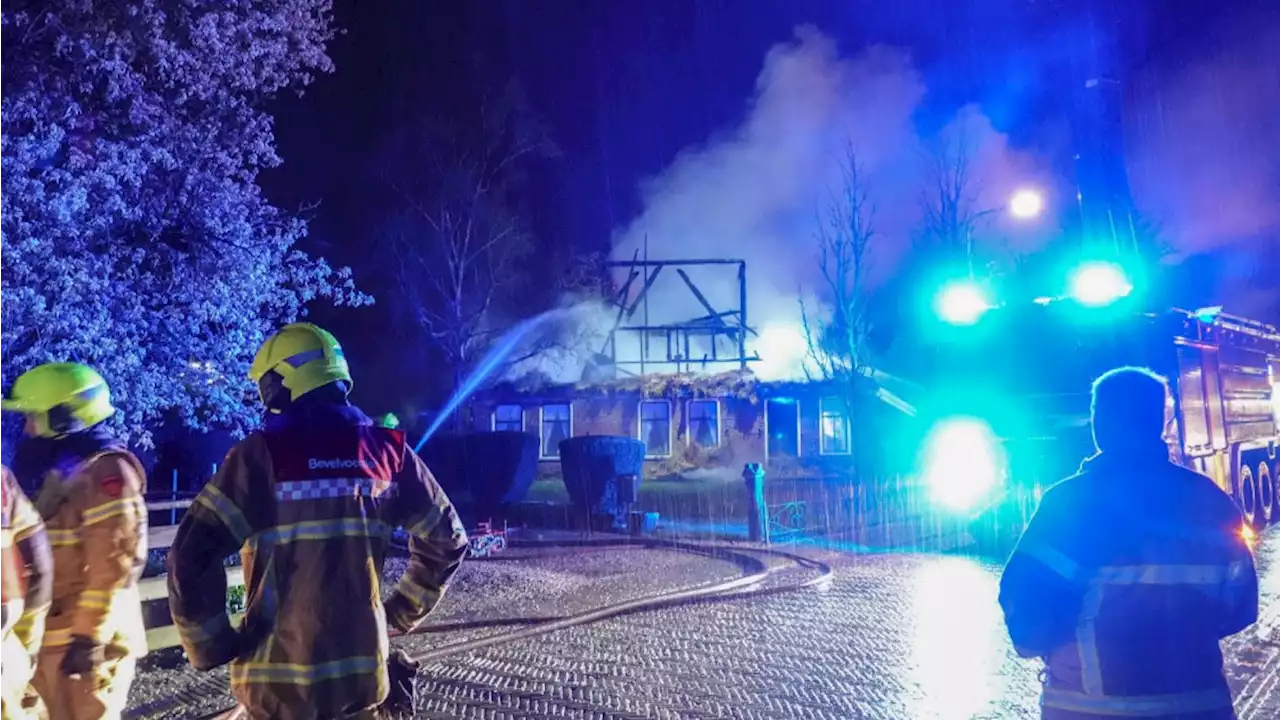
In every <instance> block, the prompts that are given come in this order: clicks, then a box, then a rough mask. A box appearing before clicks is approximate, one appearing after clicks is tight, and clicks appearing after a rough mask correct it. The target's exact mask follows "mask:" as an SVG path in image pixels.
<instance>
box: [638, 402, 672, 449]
mask: <svg viewBox="0 0 1280 720" xmlns="http://www.w3.org/2000/svg"><path fill="white" fill-rule="evenodd" d="M640 441H641V442H643V443H644V447H645V456H646V457H667V456H669V455H671V403H670V402H669V401H667V400H644V401H642V402H641V403H640Z"/></svg>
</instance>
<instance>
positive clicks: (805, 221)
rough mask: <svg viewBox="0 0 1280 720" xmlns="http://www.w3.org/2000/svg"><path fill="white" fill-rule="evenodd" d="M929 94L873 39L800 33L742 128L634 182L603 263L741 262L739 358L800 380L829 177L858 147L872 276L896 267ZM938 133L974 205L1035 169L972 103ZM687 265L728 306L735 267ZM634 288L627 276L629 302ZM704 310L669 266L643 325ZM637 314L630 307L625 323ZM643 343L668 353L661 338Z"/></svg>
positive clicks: (1000, 234)
mask: <svg viewBox="0 0 1280 720" xmlns="http://www.w3.org/2000/svg"><path fill="white" fill-rule="evenodd" d="M925 92H926V87H925V84H924V82H923V80H922V78H921V76H920V74H919V73H918V72H917V70H916V69H915V68H914V67H913V65H912V63H911V60H910V58H909V57H908V56H907V55H906V54H904V53H903V52H900V51H898V50H896V49H894V48H888V47H883V46H876V47H871V48H869V49H867V50H865V51H863V52H861V53H859V54H858V55H857V56H855V57H851V58H844V57H841V56H840V55H839V53H838V52H837V49H836V45H835V43H834V42H833V41H832V40H830V39H829V38H828V37H826V36H825V35H823V34H822V33H820V32H818V31H817V30H815V29H813V28H810V27H802V28H799V29H798V30H797V31H796V34H795V37H794V38H793V39H792V40H791V41H789V42H786V43H782V44H780V45H778V46H775V47H774V48H772V49H771V50H770V51H769V52H768V54H767V55H766V56H765V59H764V66H763V68H762V70H761V72H760V75H759V77H758V79H757V81H756V89H755V95H754V97H753V98H752V100H751V102H750V104H749V106H748V110H747V114H746V117H745V118H744V119H743V120H742V122H741V123H740V124H739V125H738V126H737V127H733V128H730V129H727V130H725V131H723V132H721V133H718V134H716V135H714V136H713V137H711V138H709V139H708V140H707V141H706V142H704V143H701V144H699V145H697V146H694V147H689V148H686V149H684V150H683V151H681V152H680V153H679V155H678V156H677V157H676V158H675V160H674V162H672V164H671V165H670V166H669V167H668V168H667V169H666V170H665V171H664V172H662V173H661V174H659V175H658V176H657V177H654V178H651V179H649V180H648V181H646V182H645V183H644V184H643V186H642V193H643V198H644V210H643V212H642V213H641V214H640V215H639V216H638V217H636V218H635V219H633V220H632V221H631V222H630V223H628V224H627V225H626V226H625V227H623V228H621V229H619V230H618V231H617V232H616V234H615V238H614V250H613V258H614V259H615V260H630V259H632V258H633V257H635V256H636V255H637V253H638V254H639V256H640V257H646V256H647V257H648V258H649V259H650V260H658V259H662V260H666V259H685V258H738V259H742V260H745V261H746V263H747V281H748V323H749V325H750V326H752V327H754V328H756V329H757V330H758V331H759V335H758V336H757V337H753V338H751V340H750V341H749V343H748V354H749V355H750V354H752V353H758V354H759V356H760V358H761V360H760V361H759V362H757V363H755V364H753V369H754V370H755V372H756V373H757V375H760V376H761V377H764V378H768V379H782V378H795V377H798V376H803V367H802V364H803V360H804V355H805V349H806V346H805V341H804V335H803V333H802V329H801V323H800V309H799V308H800V306H799V302H798V300H799V298H802V297H803V298H805V300H806V306H807V307H808V308H810V310H814V309H817V312H818V313H819V314H821V313H822V302H823V300H824V298H823V296H822V294H821V277H820V274H819V272H820V271H819V267H818V260H817V253H818V245H817V243H816V241H815V239H814V232H815V230H816V229H817V223H818V222H819V221H820V217H819V216H820V214H821V213H823V212H824V211H825V207H826V206H827V204H828V203H829V202H830V201H831V198H832V192H833V190H835V189H836V188H837V186H838V184H839V178H840V172H841V164H842V162H843V160H844V157H845V148H846V147H847V146H851V147H852V148H853V150H854V151H855V152H856V155H857V161H858V163H859V165H860V175H861V177H862V178H863V180H865V189H866V191H867V192H868V194H869V198H870V201H871V203H872V205H874V207H875V214H874V225H875V230H876V233H877V236H876V237H875V239H874V240H873V241H872V247H871V254H872V256H873V257H872V260H871V283H872V284H875V283H878V282H881V281H883V279H884V278H885V277H887V276H888V275H889V274H890V273H891V272H892V271H893V268H894V266H895V265H896V264H897V263H898V262H899V261H900V259H901V257H902V256H903V254H904V253H905V252H907V250H908V249H909V247H910V244H911V237H912V234H913V233H914V232H915V231H916V230H917V228H918V226H919V223H920V219H921V215H922V210H921V207H922V205H921V203H922V196H923V193H924V190H925V182H926V180H927V166H928V162H927V157H928V156H927V150H928V148H929V147H930V146H931V145H932V143H933V142H934V141H936V140H937V139H938V138H933V137H921V135H920V134H919V133H918V132H917V129H916V125H915V123H914V121H913V118H914V117H915V115H916V114H917V111H918V110H919V109H920V107H921V103H922V101H923V99H924V95H925ZM940 135H942V136H944V137H947V138H950V139H954V140H955V141H956V142H959V143H962V146H963V148H964V151H965V153H966V155H967V157H968V163H969V176H970V184H969V187H968V193H969V195H970V197H969V199H970V200H971V202H972V204H973V209H974V210H980V209H985V208H993V207H995V208H998V207H1002V206H1003V204H1004V202H1005V199H1006V198H1008V196H1009V195H1010V194H1011V193H1012V191H1013V190H1014V189H1016V188H1017V187H1018V186H1020V185H1022V184H1025V183H1027V182H1028V181H1029V180H1030V181H1032V182H1034V179H1035V177H1036V174H1035V168H1036V164H1035V163H1034V162H1033V161H1032V159H1030V158H1027V157H1023V156H1021V155H1019V154H1018V153H1016V152H1014V151H1013V150H1012V149H1011V148H1010V147H1009V146H1008V143H1007V141H1006V138H1005V137H1004V136H1003V135H1001V134H1000V133H998V132H996V131H995V130H994V129H993V128H992V126H991V123H990V122H989V121H988V120H987V118H985V117H983V116H982V114H981V113H980V112H979V111H978V110H977V109H976V108H973V107H968V108H964V109H962V110H961V111H960V112H959V113H958V114H957V115H956V117H955V118H954V119H953V120H952V121H951V122H950V123H948V124H946V127H945V128H944V129H943V130H942V131H941V133H940ZM989 218H990V221H991V223H990V225H989V226H985V227H984V228H982V229H981V230H980V231H979V232H978V233H977V234H976V240H977V241H978V242H981V241H982V240H983V239H986V238H990V239H997V238H998V239H999V240H1000V241H1001V242H1002V243H1004V244H1006V245H1009V246H1012V247H1013V248H1014V249H1023V250H1025V249H1027V248H1028V247H1031V246H1034V245H1035V244H1036V243H1038V242H1041V241H1042V240H1043V239H1044V237H1045V235H1046V234H1045V233H1044V232H1039V233H1037V232H1026V231H1025V230H1021V229H1018V228H1014V227H1012V226H1011V225H1010V224H1008V223H1006V221H1005V220H1004V219H1002V218H1001V217H1000V213H992V214H991V215H990V216H989ZM687 272H688V273H689V276H690V278H691V279H692V280H693V281H694V282H695V283H696V284H697V285H698V286H699V288H700V289H701V290H702V292H703V293H704V294H705V295H706V297H707V299H708V301H709V302H710V303H711V305H712V306H714V308H715V309H716V310H717V311H721V312H723V311H727V310H732V309H736V308H737V302H738V287H737V278H736V275H735V274H734V272H733V271H732V269H731V268H727V267H718V268H716V267H709V268H691V269H689V270H688V271H687ZM624 277H625V276H624ZM641 285H642V282H640V281H637V282H635V283H634V284H633V287H632V295H633V296H634V295H635V294H636V292H637V291H638V290H639V288H640V286H641ZM706 314H707V313H706V310H705V309H704V308H703V307H702V305H701V304H700V303H699V302H698V300H697V299H696V298H695V297H694V296H693V294H692V293H691V292H690V291H689V289H688V288H687V287H686V286H685V283H684V282H683V281H682V280H681V278H680V277H679V276H678V275H677V274H676V273H675V272H674V271H673V270H671V269H667V270H664V272H663V274H662V275H661V276H660V277H659V279H658V280H657V282H656V283H655V284H654V286H653V288H652V290H651V291H650V293H649V295H648V322H647V324H650V325H656V324H661V323H668V322H676V321H682V320H688V319H692V318H694V317H698V316H702V315H706ZM640 321H643V318H642V317H641V315H640V313H639V312H638V313H637V315H636V316H635V317H633V318H632V322H640ZM621 340H622V338H620V342H621ZM727 345H728V344H727V343H723V342H722V346H721V348H720V349H719V351H720V355H721V356H723V355H724V354H725V353H726V351H727V350H731V349H730V348H728V347H727ZM651 348H652V351H653V352H658V353H661V354H662V355H663V356H664V357H665V342H662V341H658V342H654V343H653V345H652V346H651ZM691 349H692V350H693V352H691V353H690V355H691V356H692V357H694V358H700V357H702V356H703V355H704V354H708V353H709V352H710V350H709V347H707V346H705V345H704V346H703V347H695V348H691ZM628 354H631V355H632V356H635V355H638V347H636V346H635V345H634V344H633V345H632V346H631V347H625V346H623V345H622V344H620V346H619V349H618V355H619V357H620V358H621V357H624V356H626V355H628ZM730 367H732V366H724V365H721V366H714V365H712V366H707V368H706V369H707V370H708V371H715V370H724V369H730ZM650 369H652V370H657V371H662V370H667V371H669V370H670V369H671V368H661V367H651V368H650Z"/></svg>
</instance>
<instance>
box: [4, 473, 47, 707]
mask: <svg viewBox="0 0 1280 720" xmlns="http://www.w3.org/2000/svg"><path fill="white" fill-rule="evenodd" d="M0 474H2V475H3V484H4V519H3V527H4V530H3V533H4V554H5V566H4V573H5V578H4V584H5V598H4V606H5V617H4V633H3V638H2V640H3V655H4V663H3V665H4V672H3V673H2V675H3V677H0V681H2V683H3V698H4V699H3V701H0V702H4V703H7V704H6V705H5V707H4V708H3V712H0V715H3V716H4V717H6V718H7V717H22V716H23V713H21V712H19V711H18V710H17V709H16V708H17V706H18V705H20V704H21V698H22V696H23V693H24V692H25V691H26V687H27V684H28V683H29V682H30V680H31V676H32V674H33V672H34V671H35V661H36V655H37V653H39V651H40V641H41V639H42V638H43V636H44V621H45V616H46V614H47V613H48V612H49V595H50V592H51V589H52V586H53V557H52V555H51V554H50V551H49V539H48V536H47V534H46V533H45V529H44V521H43V520H41V519H40V514H39V513H37V512H36V509H35V507H33V506H32V505H31V501H30V500H28V499H27V496H26V495H25V494H24V493H23V492H22V488H21V487H19V486H18V481H17V479H16V478H14V476H13V474H12V473H10V472H9V468H0Z"/></svg>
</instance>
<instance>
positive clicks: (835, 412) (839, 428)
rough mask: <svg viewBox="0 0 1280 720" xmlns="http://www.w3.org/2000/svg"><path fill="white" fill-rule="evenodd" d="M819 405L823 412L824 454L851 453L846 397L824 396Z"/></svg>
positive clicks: (822, 448)
mask: <svg viewBox="0 0 1280 720" xmlns="http://www.w3.org/2000/svg"><path fill="white" fill-rule="evenodd" d="M819 406H820V408H821V414H822V421H821V422H822V447H821V451H822V454H823V455H847V454H849V410H848V406H847V405H846V403H845V401H844V399H842V398H835V397H828V398H822V401H821V402H820V403H819Z"/></svg>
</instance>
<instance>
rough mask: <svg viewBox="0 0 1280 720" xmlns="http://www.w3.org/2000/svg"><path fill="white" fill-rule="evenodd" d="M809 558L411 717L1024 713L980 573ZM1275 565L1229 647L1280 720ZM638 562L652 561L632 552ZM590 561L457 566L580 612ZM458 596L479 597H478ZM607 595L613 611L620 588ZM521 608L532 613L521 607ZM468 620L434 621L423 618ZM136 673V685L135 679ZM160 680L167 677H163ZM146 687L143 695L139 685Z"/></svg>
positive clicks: (628, 623) (512, 647) (975, 565)
mask: <svg viewBox="0 0 1280 720" xmlns="http://www.w3.org/2000/svg"><path fill="white" fill-rule="evenodd" d="M615 552H616V551H615ZM621 552H622V553H623V555H621V556H620V559H617V560H609V561H607V564H606V567H608V568H611V569H612V570H611V573H608V574H612V573H618V575H617V577H622V575H621V573H622V572H623V571H624V570H627V571H634V570H635V569H636V567H645V566H646V564H647V563H650V562H653V563H656V564H655V565H653V566H652V567H651V569H650V570H649V571H648V572H645V573H642V575H643V576H642V577H640V579H639V580H637V582H639V583H641V586H640V587H636V588H632V591H633V592H634V594H632V595H631V596H633V597H634V596H637V595H640V594H645V593H647V592H649V591H650V590H651V587H652V584H653V583H654V576H655V575H656V574H657V573H658V565H662V564H665V563H674V564H673V565H672V567H676V566H678V567H680V568H681V570H680V571H679V572H681V573H684V572H687V567H686V566H685V564H684V562H685V561H684V560H671V559H669V558H667V557H665V556H669V555H670V553H663V552H661V551H640V550H630V551H621ZM645 554H648V555H645ZM807 554H813V555H814V556H815V557H819V558H820V559H823V560H824V561H826V562H829V563H830V564H832V565H833V566H834V567H835V570H836V575H835V579H834V581H833V582H832V583H831V585H830V586H829V587H827V588H825V589H821V590H809V591H801V592H797V593H788V594H781V595H773V596H769V597H764V598H743V599H738V600H733V601H728V602H721V603H714V604H704V605H696V606H687V607H677V608H670V609H666V610H659V611H654V612H646V613H641V614H636V615H631V616H627V617H624V618H619V619H615V620H608V621H604V622H600V623H596V624H593V625H590V626H586V627H580V628H573V629H568V630H562V631H559V632H555V633H552V634H549V635H544V636H541V637H536V638H532V639H528V640H522V641H518V642H515V643H512V644H509V645H503V646H499V647H494V648H490V649H487V650H481V651H477V652H474V653H470V654H466V655H459V656H456V657H453V658H449V659H446V660H444V661H441V662H438V663H434V664H431V665H428V666H427V667H425V668H424V672H423V675H422V680H421V682H420V688H419V690H420V692H421V695H422V697H423V698H424V699H423V702H422V704H421V707H419V708H418V711H417V712H416V713H415V716H416V717H425V718H486V719H491V720H503V719H506V718H537V717H558V718H592V719H598V720H605V719H613V718H618V719H630V718H700V719H701V718H706V719H711V718H787V719H799V718H842V719H847V718H875V719H878V718H891V719H893V720H905V719H912V720H913V719H916V718H920V719H925V718H939V719H943V718H945V719H951V718H955V719H957V720H958V719H961V718H964V719H967V718H1024V717H1035V716H1036V692H1037V689H1038V684H1037V680H1036V676H1037V672H1038V669H1039V668H1038V665H1037V664H1035V663H1032V662H1028V661H1024V660H1020V659H1018V658H1017V657H1016V656H1015V655H1014V653H1013V651H1012V648H1010V646H1009V644H1008V640H1007V639H1006V637H1005V634H1004V628H1003V624H1002V620H1001V616H1000V610H999V608H998V606H997V605H996V602H995V600H996V582H997V580H996V579H997V574H996V568H995V567H993V566H991V565H989V564H984V563H981V562H978V561H975V560H971V559H968V558H964V557H954V556H940V555H926V554H871V555H866V554H864V555H851V554H844V553H832V552H814V553H807ZM1278 555H1280V534H1278V533H1275V532H1273V533H1271V536H1270V537H1267V538H1265V539H1264V544H1263V548H1262V552H1261V563H1262V566H1263V568H1264V574H1263V578H1264V581H1263V594H1264V604H1263V607H1264V610H1263V623H1260V627H1259V628H1257V629H1254V630H1250V631H1248V632H1246V633H1243V634H1242V635H1241V636H1238V637H1237V638H1233V639H1232V640H1231V641H1230V642H1229V643H1228V644H1227V651H1228V652H1227V654H1228V658H1229V674H1230V679H1231V682H1232V685H1233V687H1234V688H1235V689H1236V691H1237V693H1238V695H1239V698H1240V701H1239V703H1238V709H1239V711H1240V713H1241V718H1242V720H1261V719H1262V718H1275V717H1280V687H1278V685H1280V652H1277V649H1278V648H1280V570H1277V569H1275V567H1274V566H1276V564H1277V563H1275V562H1274V561H1273V558H1274V557H1276V556H1278ZM648 556H652V557H654V558H661V559H656V560H647V559H644V558H646V557H648ZM590 560H591V557H590V555H589V554H584V553H583V551H581V550H573V551H558V552H557V553H555V554H553V555H543V556H541V557H539V558H538V559H537V560H536V562H535V561H529V560H523V561H522V560H518V559H515V558H514V557H513V558H512V559H510V560H506V561H502V562H501V563H499V562H493V563H473V566H480V565H486V566H487V567H485V568H483V569H482V568H479V567H475V568H474V569H472V570H471V571H470V572H477V573H480V572H484V573H487V572H491V571H493V567H494V566H499V565H500V564H501V566H502V568H503V569H502V572H504V573H512V574H513V575H512V578H511V579H512V581H513V582H516V583H517V584H519V583H521V582H526V583H527V582H528V580H529V578H536V577H537V574H538V573H539V572H540V571H539V570H538V568H557V569H555V570H554V571H553V572H552V576H553V577H558V578H561V580H560V581H559V584H562V585H564V586H566V587H576V588H577V589H576V590H575V591H573V592H571V593H569V594H568V595H562V597H563V598H564V599H563V600H555V601H547V600H546V599H545V598H546V597H549V596H551V595H553V594H555V591H556V585H557V583H552V584H551V585H550V586H549V587H547V591H548V592H547V593H546V594H544V595H542V596H539V597H535V595H536V593H534V594H532V595H521V596H520V598H521V599H518V600H516V601H514V602H504V601H503V598H502V591H501V590H498V589H495V590H493V591H492V592H493V593H494V594H491V595H489V596H488V597H489V600H487V601H486V603H488V604H487V606H486V608H485V612H484V615H486V616H488V617H491V618H493V617H520V616H528V615H538V614H543V613H545V612H546V611H547V610H548V602H550V605H551V606H554V607H555V608H556V609H557V611H558V612H568V611H572V610H574V609H579V608H580V607H583V603H584V602H585V603H586V604H587V605H590V604H595V603H590V602H587V601H589V600H590V594H591V592H590V591H591V590H592V588H591V587H589V585H590V583H589V582H587V581H584V580H582V579H574V580H566V579H564V578H565V577H567V575H566V572H565V571H564V570H563V568H564V567H567V566H566V565H564V564H563V563H568V564H569V565H568V566H577V567H579V568H580V569H583V570H585V569H587V568H594V567H597V566H598V564H599V562H600V561H601V560H602V558H599V557H596V558H595V561H596V562H594V563H593V562H590ZM703 562H706V561H703ZM637 563H638V565H637ZM520 568H523V570H521V569H520ZM708 568H709V569H710V570H711V577H708V579H715V578H717V577H726V576H728V575H731V574H732V572H733V569H732V567H731V566H725V565H721V564H712V565H710V566H708ZM592 572H594V573H596V574H599V572H600V571H599V570H594V571H592ZM524 573H529V574H528V575H525V574H524ZM570 574H571V573H570ZM517 576H519V577H518V578H517ZM475 579H477V580H479V579H480V576H479V575H477V576H476V578H475ZM681 580H682V581H681V582H680V583H677V584H685V585H687V584H689V583H690V582H692V580H693V578H692V577H691V576H689V575H682V576H681ZM628 582H630V581H628ZM464 587H466V586H460V587H459V588H458V589H459V590H461V589H463V588H464ZM472 589H473V590H475V591H477V592H478V591H480V589H481V587H480V586H479V585H473V586H472ZM612 592H613V593H614V595H615V597H614V598H613V599H614V600H615V601H616V599H617V594H618V593H619V592H620V591H618V590H614V591H612ZM608 601H609V600H608V599H602V600H601V601H600V603H599V604H603V603H604V602H608ZM531 603H536V607H532V608H530V607H528V606H529V605H530V604H531ZM466 614H467V613H464V612H463V611H461V610H459V611H458V612H457V613H456V614H454V615H450V614H449V613H448V612H446V615H445V617H442V618H441V619H440V620H439V621H438V622H440V621H444V620H446V619H450V620H452V619H456V618H459V617H462V616H463V615H466ZM475 632H476V631H474V630H469V629H463V630H458V631H456V632H449V633H444V634H433V635H430V636H425V637H417V638H413V639H410V640H408V641H407V644H409V645H411V646H412V647H413V649H427V648H429V647H431V646H433V645H436V644H439V643H441V642H442V641H446V640H447V641H453V640H456V639H459V638H461V637H463V636H464V635H463V634H464V633H466V634H467V635H466V636H468V637H473V636H474V633H475ZM1260 636H1265V637H1261V638H1260ZM179 675H180V674H179ZM152 677H153V678H155V679H156V680H159V679H160V678H159V677H157V676H155V675H154V674H153V675H152ZM140 681H141V682H146V681H147V676H146V675H144V676H143V678H141V679H140ZM174 681H175V680H174V677H173V676H170V677H169V682H174ZM163 684H164V683H161V685H163ZM152 688H153V689H158V686H156V685H155V684H154V683H153V685H152ZM185 714H186V715H187V716H190V715H191V714H194V713H185ZM180 716H182V715H170V717H180Z"/></svg>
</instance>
